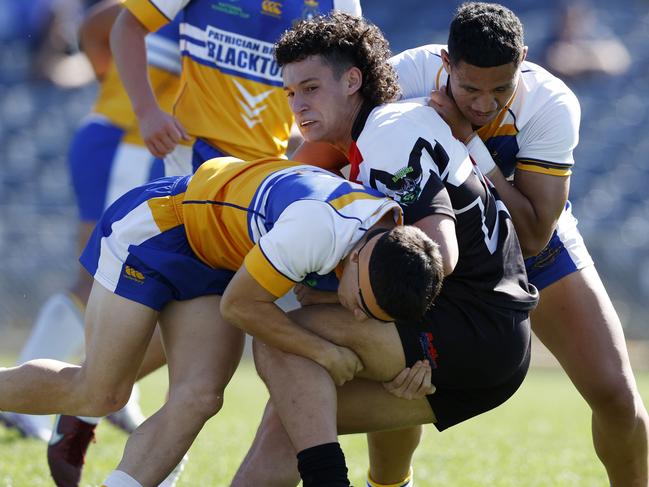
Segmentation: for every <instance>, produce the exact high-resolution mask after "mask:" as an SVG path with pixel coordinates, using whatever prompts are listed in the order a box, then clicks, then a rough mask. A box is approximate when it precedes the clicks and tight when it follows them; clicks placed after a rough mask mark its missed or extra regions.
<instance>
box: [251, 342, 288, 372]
mask: <svg viewBox="0 0 649 487" xmlns="http://www.w3.org/2000/svg"><path fill="white" fill-rule="evenodd" d="M252 351H253V357H254V359H255V369H256V370H257V375H258V376H259V378H260V379H261V380H262V381H264V383H268V379H269V377H270V373H271V371H272V370H273V368H275V367H276V366H277V365H278V362H279V361H280V360H281V356H282V355H283V354H284V353H283V352H280V351H279V350H277V349H274V348H272V347H269V346H267V345H265V344H264V343H262V342H260V341H258V340H254V341H253V343H252Z"/></svg>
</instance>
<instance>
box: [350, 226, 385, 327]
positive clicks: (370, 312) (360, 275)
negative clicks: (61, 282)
mask: <svg viewBox="0 0 649 487" xmlns="http://www.w3.org/2000/svg"><path fill="white" fill-rule="evenodd" d="M381 235H382V233H380V234H377V235H374V236H371V238H370V239H369V240H365V239H362V240H361V241H360V242H359V244H357V245H356V247H355V248H354V250H352V251H351V252H350V254H349V255H348V256H347V258H346V259H345V268H344V270H343V275H342V276H341V278H340V283H339V285H338V298H339V300H340V303H341V304H342V305H343V306H344V307H345V308H347V309H348V310H349V311H351V312H352V313H353V315H354V318H356V319H357V320H358V321H364V320H366V319H368V318H373V319H377V320H380V321H394V320H393V319H392V318H391V317H390V316H389V315H388V314H387V313H386V312H385V311H383V310H382V309H381V308H380V307H379V305H378V304H377V302H376V298H375V296H374V292H373V291H372V286H371V284H370V270H369V264H370V256H371V255H372V251H373V250H374V246H375V245H376V242H377V240H378V239H379V237H380V236H381Z"/></svg>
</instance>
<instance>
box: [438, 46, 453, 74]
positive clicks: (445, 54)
mask: <svg viewBox="0 0 649 487" xmlns="http://www.w3.org/2000/svg"><path fill="white" fill-rule="evenodd" d="M440 55H441V56H442V64H443V65H444V71H446V72H447V73H449V74H450V73H451V69H452V68H451V58H450V57H449V55H448V51H447V50H446V49H442V50H441V51H440Z"/></svg>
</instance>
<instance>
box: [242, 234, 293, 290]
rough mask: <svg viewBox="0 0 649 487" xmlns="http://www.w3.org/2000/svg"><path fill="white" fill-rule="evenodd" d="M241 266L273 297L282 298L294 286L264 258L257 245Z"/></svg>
mask: <svg viewBox="0 0 649 487" xmlns="http://www.w3.org/2000/svg"><path fill="white" fill-rule="evenodd" d="M243 265H244V266H245V267H246V270H247V271H248V272H249V273H250V275H251V276H252V277H253V279H254V280H255V281H257V282H258V283H259V285H260V286H261V287H263V288H264V289H265V290H266V291H268V292H269V293H271V294H272V295H273V296H277V297H278V298H279V297H280V296H283V295H284V294H286V293H287V292H288V291H289V290H290V289H291V288H292V287H293V286H294V285H295V282H293V281H291V280H290V279H289V278H288V277H286V276H285V275H283V274H282V273H281V272H279V271H278V270H277V269H275V267H274V266H273V264H271V263H270V261H269V260H268V259H267V258H266V256H265V255H264V253H263V252H262V250H261V248H260V247H259V245H255V246H254V247H253V248H252V250H251V251H250V252H248V255H246V258H245V259H244V261H243Z"/></svg>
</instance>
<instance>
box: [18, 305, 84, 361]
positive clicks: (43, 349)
mask: <svg viewBox="0 0 649 487" xmlns="http://www.w3.org/2000/svg"><path fill="white" fill-rule="evenodd" d="M83 345H84V336H83V316H82V311H81V310H80V309H79V307H78V306H77V305H76V304H75V303H74V301H73V300H72V299H71V298H70V297H69V296H68V295H67V294H65V293H57V294H54V295H53V296H50V298H49V299H48V300H47V301H45V304H43V306H42V307H41V310H40V312H39V313H38V317H37V318H36V322H35V323H34V326H33V328H32V331H31V334H30V335H29V338H28V339H27V343H25V345H24V346H23V348H22V350H21V351H20V358H19V359H18V363H19V364H22V363H24V362H27V361H29V360H33V359H37V358H51V359H55V360H65V359H67V358H69V357H70V356H71V355H74V354H80V353H81V352H83Z"/></svg>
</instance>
